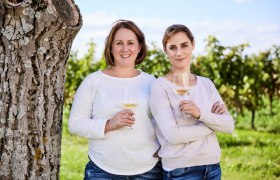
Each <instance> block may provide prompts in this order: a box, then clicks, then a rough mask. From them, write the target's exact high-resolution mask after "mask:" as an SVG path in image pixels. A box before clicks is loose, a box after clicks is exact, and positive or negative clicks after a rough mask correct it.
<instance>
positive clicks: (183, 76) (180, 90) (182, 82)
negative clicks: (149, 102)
mask: <svg viewBox="0 0 280 180" xmlns="http://www.w3.org/2000/svg"><path fill="white" fill-rule="evenodd" d="M172 78H173V79H172V83H173V85H174V92H175V93H176V94H178V95H180V96H181V100H183V99H184V96H185V95H186V94H187V95H189V93H190V83H189V76H188V73H187V72H184V73H173V77H172ZM188 117H191V115H189V114H185V113H181V118H188Z"/></svg>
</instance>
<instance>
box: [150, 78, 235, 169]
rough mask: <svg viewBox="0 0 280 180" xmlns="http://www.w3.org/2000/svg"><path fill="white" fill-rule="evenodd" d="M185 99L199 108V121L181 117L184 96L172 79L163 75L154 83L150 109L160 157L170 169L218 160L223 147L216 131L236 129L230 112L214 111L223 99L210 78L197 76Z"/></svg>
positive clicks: (226, 131) (227, 131) (216, 161)
mask: <svg viewBox="0 0 280 180" xmlns="http://www.w3.org/2000/svg"><path fill="white" fill-rule="evenodd" d="M188 96H189V97H188ZM184 98H190V99H191V100H192V101H194V103H195V104H196V105H197V106H198V107H199V108H200V111H201V116H200V119H199V120H196V119H194V118H193V117H191V118H185V119H183V120H182V118H180V110H179V102H180V101H181V100H182V97H181V96H180V95H178V94H176V93H175V92H174V85H173V84H172V82H170V81H169V80H167V79H166V78H164V77H161V78H158V79H157V80H155V81H154V82H153V84H152V87H151V96H150V108H151V112H152V114H153V116H154V118H155V121H156V134H157V137H158V140H159V142H160V145H161V148H160V150H159V156H160V157H161V158H162V165H163V169H165V170H167V171H169V170H173V169H176V168H183V167H190V166H199V165H208V164H214V163H218V162H219V161H220V153H221V150H220V146H219V143H218V140H217V137H216V135H215V131H219V132H225V133H231V132H232V131H233V129H234V121H233V119H232V116H231V115H217V114H214V113H211V108H212V106H213V104H214V103H215V102H217V101H219V102H221V103H223V100H222V98H221V97H220V95H219V93H218V91H217V89H216V87H215V85H214V84H213V82H212V81H211V80H210V79H208V78H205V77H201V76H197V84H196V85H194V86H191V89H190V94H189V95H186V97H184Z"/></svg>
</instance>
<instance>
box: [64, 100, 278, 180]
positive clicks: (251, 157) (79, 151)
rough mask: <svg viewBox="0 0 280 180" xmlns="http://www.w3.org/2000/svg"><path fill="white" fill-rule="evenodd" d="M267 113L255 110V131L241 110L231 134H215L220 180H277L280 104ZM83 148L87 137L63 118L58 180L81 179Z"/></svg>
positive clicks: (83, 163)
mask: <svg viewBox="0 0 280 180" xmlns="http://www.w3.org/2000/svg"><path fill="white" fill-rule="evenodd" d="M267 112H269V111H268V109H263V110H262V111H260V112H258V113H257V118H256V120H255V122H256V127H257V131H255V130H251V129H250V113H249V112H245V113H244V116H243V117H240V118H239V119H238V122H237V123H236V130H235V131H234V133H233V134H222V133H218V138H219V142H220V145H221V149H222V158H221V167H222V179H224V180H251V179H252V180H255V179H257V180H263V179H265V180H277V179H278V180H280V132H279V130H280V103H279V102H275V110H274V112H277V113H276V114H274V115H273V116H270V115H268V113H267ZM65 117H66V116H65ZM87 150H88V144H87V139H84V138H80V137H77V136H74V135H70V134H69V132H68V131H67V121H64V122H63V136H62V158H61V169H60V179H61V180H72V179H73V180H81V179H83V173H84V168H85V165H86V163H87V161H88V157H87Z"/></svg>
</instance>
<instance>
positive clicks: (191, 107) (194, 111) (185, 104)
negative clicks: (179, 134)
mask: <svg viewBox="0 0 280 180" xmlns="http://www.w3.org/2000/svg"><path fill="white" fill-rule="evenodd" d="M179 109H180V111H181V112H182V113H185V114H190V115H191V116H193V117H195V118H196V119H199V118H200V109H199V107H198V106H197V105H196V104H195V103H194V102H193V101H192V100H183V101H181V102H180V104H179Z"/></svg>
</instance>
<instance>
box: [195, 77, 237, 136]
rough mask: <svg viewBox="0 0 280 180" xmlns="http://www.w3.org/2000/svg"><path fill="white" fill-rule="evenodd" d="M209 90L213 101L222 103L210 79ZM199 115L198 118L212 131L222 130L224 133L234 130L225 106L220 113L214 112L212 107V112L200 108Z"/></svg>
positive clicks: (231, 119)
mask: <svg viewBox="0 0 280 180" xmlns="http://www.w3.org/2000/svg"><path fill="white" fill-rule="evenodd" d="M209 87H210V92H211V96H212V97H211V98H212V101H213V102H217V101H219V102H220V103H221V104H220V105H221V106H222V105H224V103H223V100H222V98H221V96H220V94H219V93H218V91H217V89H216V87H215V85H214V84H213V82H212V81H210V86H209ZM200 111H201V115H200V118H199V120H200V121H202V122H203V123H205V124H206V125H207V126H208V127H209V128H211V129H213V130H214V131H219V132H224V133H232V132H233V130H234V121H233V118H232V116H231V115H230V113H229V112H228V110H227V108H226V106H225V105H224V107H223V111H224V112H223V113H222V114H215V113H214V112H213V111H216V110H214V109H213V108H212V112H207V111H205V110H203V109H201V110H200Z"/></svg>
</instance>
